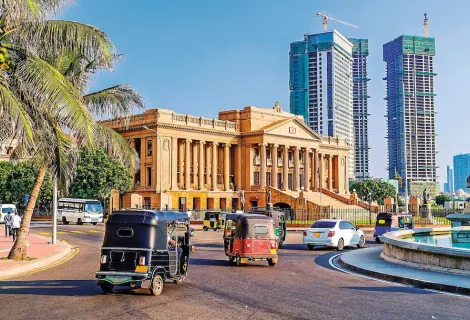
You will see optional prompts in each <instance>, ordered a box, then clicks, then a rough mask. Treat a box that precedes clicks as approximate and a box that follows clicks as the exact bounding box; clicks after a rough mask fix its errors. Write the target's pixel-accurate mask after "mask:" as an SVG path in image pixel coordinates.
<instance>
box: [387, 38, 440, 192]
mask: <svg viewBox="0 0 470 320" xmlns="http://www.w3.org/2000/svg"><path fill="white" fill-rule="evenodd" d="M434 56H435V41H434V38H425V37H418V36H405V35H403V36H400V37H398V38H396V39H395V40H393V41H390V42H388V43H386V44H384V46H383V60H384V61H385V63H386V77H385V78H384V80H385V81H386V86H387V96H386V98H385V99H386V101H387V129H388V133H387V138H388V171H389V177H390V178H394V177H395V170H396V171H397V172H398V173H399V175H400V176H401V177H402V178H403V180H404V181H405V179H406V180H408V183H409V182H411V181H416V182H436V132H435V127H434V122H435V114H436V112H435V111H434V109H435V105H434V100H435V99H434V97H435V96H436V94H435V93H434V77H435V76H436V73H435V72H434V63H433V60H434ZM405 161H406V167H407V172H405ZM402 185H403V186H404V185H405V184H404V183H403V184H402ZM402 190H403V189H402Z"/></svg>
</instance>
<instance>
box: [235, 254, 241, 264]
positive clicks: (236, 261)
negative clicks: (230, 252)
mask: <svg viewBox="0 0 470 320" xmlns="http://www.w3.org/2000/svg"><path fill="white" fill-rule="evenodd" d="M235 265H236V266H237V267H240V266H241V265H242V258H241V257H240V255H239V254H237V256H236V257H235Z"/></svg>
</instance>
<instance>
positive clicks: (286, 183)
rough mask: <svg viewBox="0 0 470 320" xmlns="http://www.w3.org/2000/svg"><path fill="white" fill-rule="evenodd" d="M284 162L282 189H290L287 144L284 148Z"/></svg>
mask: <svg viewBox="0 0 470 320" xmlns="http://www.w3.org/2000/svg"><path fill="white" fill-rule="evenodd" d="M282 160H283V164H282V174H283V177H282V190H284V191H287V190H288V189H289V146H287V145H285V146H284V149H283V159H282Z"/></svg>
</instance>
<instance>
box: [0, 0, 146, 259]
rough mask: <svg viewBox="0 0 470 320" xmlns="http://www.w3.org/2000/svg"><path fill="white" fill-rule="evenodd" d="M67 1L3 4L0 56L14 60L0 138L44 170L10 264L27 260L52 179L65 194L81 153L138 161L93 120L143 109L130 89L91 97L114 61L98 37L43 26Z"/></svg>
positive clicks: (0, 0) (66, 25)
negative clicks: (98, 77)
mask: <svg viewBox="0 0 470 320" xmlns="http://www.w3.org/2000/svg"><path fill="white" fill-rule="evenodd" d="M6 2H8V4H6ZM69 2H71V1H67V0H28V1H24V0H9V1H5V0H0V14H1V15H2V20H1V23H0V26H1V28H0V29H1V30H0V39H1V41H2V42H1V43H0V44H1V45H0V51H1V52H4V53H5V51H6V53H8V54H10V53H11V55H10V57H9V59H11V60H12V63H11V66H10V65H9V64H7V65H6V66H4V67H5V68H4V69H2V72H1V79H0V80H1V81H2V83H1V84H0V102H1V103H0V106H1V107H0V108H1V110H0V111H2V112H3V114H4V115H5V116H4V117H1V118H0V138H2V137H11V136H17V137H19V138H20V141H19V145H18V147H17V148H16V149H15V150H14V154H13V157H16V158H21V157H25V156H29V157H33V158H34V159H35V161H37V163H38V164H39V170H38V174H37V176H36V178H35V181H34V183H33V187H32V189H31V192H30V193H29V194H30V198H29V201H28V203H27V205H26V208H25V211H24V217H23V221H22V224H21V228H20V230H19V233H18V237H17V240H16V242H15V244H14V245H13V248H12V249H11V251H10V253H9V255H8V258H10V259H15V260H22V259H24V257H26V253H27V248H26V236H27V234H28V231H29V225H30V222H31V216H32V213H33V209H34V206H35V204H36V201H37V198H38V196H39V192H40V189H41V186H42V184H43V181H44V178H45V177H46V175H47V173H49V174H51V175H52V176H55V177H57V180H58V181H59V186H60V188H61V189H62V190H67V189H68V187H69V183H70V181H71V179H72V177H73V175H74V173H75V169H76V165H77V161H78V158H79V147H80V146H99V147H102V148H103V149H104V150H105V152H107V153H109V154H112V155H114V156H116V157H118V159H119V160H120V161H121V162H123V163H126V164H127V165H129V166H132V165H133V164H134V162H135V160H136V152H135V150H132V148H131V147H130V145H129V144H128V143H127V141H126V140H125V139H124V138H122V137H121V136H120V135H119V134H118V133H116V132H114V131H113V130H111V129H109V128H105V127H103V126H101V125H99V124H98V123H96V121H95V120H94V119H93V116H92V113H95V114H99V115H101V116H102V115H104V114H110V115H114V116H117V115H127V114H129V111H130V109H129V108H130V106H131V105H134V104H135V103H137V107H142V106H143V101H142V98H141V97H140V96H139V95H138V94H137V93H136V92H135V91H133V90H132V89H131V88H130V87H128V86H125V85H124V86H115V87H112V88H108V89H105V90H102V91H101V92H99V93H100V94H94V95H91V96H90V95H87V94H86V90H87V88H88V86H89V84H90V81H91V76H92V74H93V73H94V72H96V71H97V70H110V69H111V68H112V66H113V64H114V62H115V61H116V55H115V54H114V47H113V45H112V43H111V42H110V41H109V39H108V37H107V35H106V34H105V33H104V32H102V31H101V30H98V29H96V28H94V27H92V26H89V25H84V24H80V23H77V22H70V21H46V20H45V17H47V16H50V15H51V14H54V13H56V12H57V11H58V10H60V9H61V8H62V6H63V5H64V4H67V3H69ZM2 50H3V51H2ZM4 58H5V56H4ZM0 62H1V57H0ZM7 67H8V68H7ZM0 68H1V65H0ZM103 91H104V93H103ZM32 132H34V141H33V139H32ZM24 137H27V138H24Z"/></svg>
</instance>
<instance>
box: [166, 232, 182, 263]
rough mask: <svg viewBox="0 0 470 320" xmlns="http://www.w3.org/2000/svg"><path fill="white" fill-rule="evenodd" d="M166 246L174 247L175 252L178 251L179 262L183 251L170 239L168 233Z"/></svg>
mask: <svg viewBox="0 0 470 320" xmlns="http://www.w3.org/2000/svg"><path fill="white" fill-rule="evenodd" d="M168 246H170V247H176V250H177V251H178V260H180V259H181V255H182V254H183V250H182V249H181V247H180V246H179V245H178V243H177V242H176V241H175V240H173V239H171V236H170V234H169V233H168Z"/></svg>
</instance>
